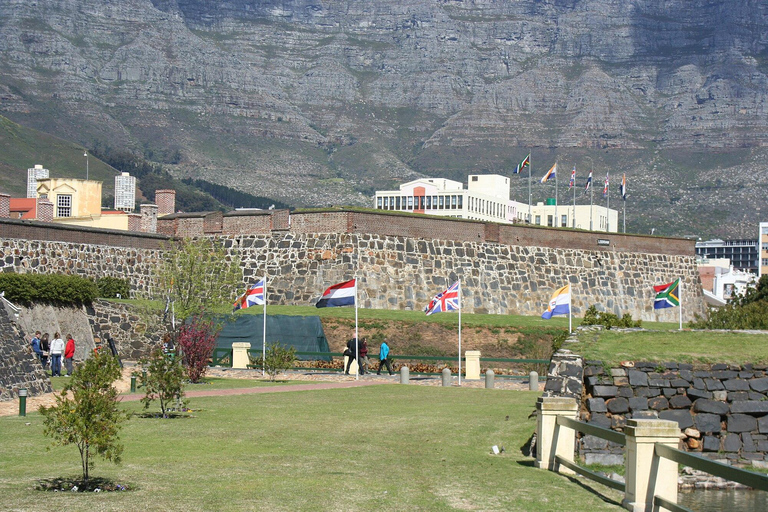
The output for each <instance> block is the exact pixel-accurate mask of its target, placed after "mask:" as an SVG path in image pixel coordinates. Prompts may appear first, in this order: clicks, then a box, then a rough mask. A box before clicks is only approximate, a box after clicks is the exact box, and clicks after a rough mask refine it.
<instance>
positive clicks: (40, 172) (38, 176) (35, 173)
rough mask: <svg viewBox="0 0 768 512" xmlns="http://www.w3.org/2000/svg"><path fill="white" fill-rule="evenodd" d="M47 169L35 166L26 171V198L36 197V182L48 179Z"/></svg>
mask: <svg viewBox="0 0 768 512" xmlns="http://www.w3.org/2000/svg"><path fill="white" fill-rule="evenodd" d="M48 174H49V173H48V169H44V168H43V166H42V165H35V166H34V167H30V168H29V169H27V197H35V198H36V197H37V180H42V179H45V178H49V177H50V176H48Z"/></svg>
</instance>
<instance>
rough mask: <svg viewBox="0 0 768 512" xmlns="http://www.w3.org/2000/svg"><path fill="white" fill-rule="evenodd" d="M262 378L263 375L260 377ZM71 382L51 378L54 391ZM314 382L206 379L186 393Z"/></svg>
mask: <svg viewBox="0 0 768 512" xmlns="http://www.w3.org/2000/svg"><path fill="white" fill-rule="evenodd" d="M258 376H259V377H261V374H260V373H259V375H258ZM68 380H69V378H68V377H51V386H52V387H53V390H54V391H59V390H60V389H61V388H62V387H64V384H66V383H67V381H68ZM312 383H313V381H291V380H276V381H275V382H269V381H264V380H254V379H226V378H220V377H205V378H203V379H202V380H201V381H200V382H198V383H197V384H189V383H187V384H186V385H185V386H184V391H210V390H214V389H237V388H259V387H271V386H284V385H287V384H312ZM136 393H139V394H143V391H142V388H140V387H139V388H138V389H136Z"/></svg>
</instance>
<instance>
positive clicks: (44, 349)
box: [40, 332, 51, 369]
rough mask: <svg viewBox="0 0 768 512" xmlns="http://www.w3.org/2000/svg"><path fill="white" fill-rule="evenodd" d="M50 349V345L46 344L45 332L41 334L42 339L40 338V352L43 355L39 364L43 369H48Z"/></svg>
mask: <svg viewBox="0 0 768 512" xmlns="http://www.w3.org/2000/svg"><path fill="white" fill-rule="evenodd" d="M50 349H51V346H50V343H49V342H48V333H47V332H46V333H45V334H43V337H42V338H40V350H41V351H42V353H43V355H42V356H41V357H42V359H41V361H40V362H41V363H43V369H46V368H48V355H49V354H50V352H48V351H49V350H50Z"/></svg>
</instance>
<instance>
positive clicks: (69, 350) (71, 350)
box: [64, 334, 75, 377]
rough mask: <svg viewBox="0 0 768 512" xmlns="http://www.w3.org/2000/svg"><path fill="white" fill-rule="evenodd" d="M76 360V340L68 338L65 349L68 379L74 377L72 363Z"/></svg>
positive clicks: (70, 336)
mask: <svg viewBox="0 0 768 512" xmlns="http://www.w3.org/2000/svg"><path fill="white" fill-rule="evenodd" d="M74 358H75V339H74V338H73V337H72V335H71V334H70V335H69V336H67V346H66V347H64V366H66V367H67V377H71V376H72V361H73V359H74Z"/></svg>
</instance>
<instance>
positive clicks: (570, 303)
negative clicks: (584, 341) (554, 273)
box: [568, 286, 573, 334]
mask: <svg viewBox="0 0 768 512" xmlns="http://www.w3.org/2000/svg"><path fill="white" fill-rule="evenodd" d="M568 289H569V290H570V292H571V293H569V294H568V334H570V333H572V332H573V286H570V287H569V288H568Z"/></svg>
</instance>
